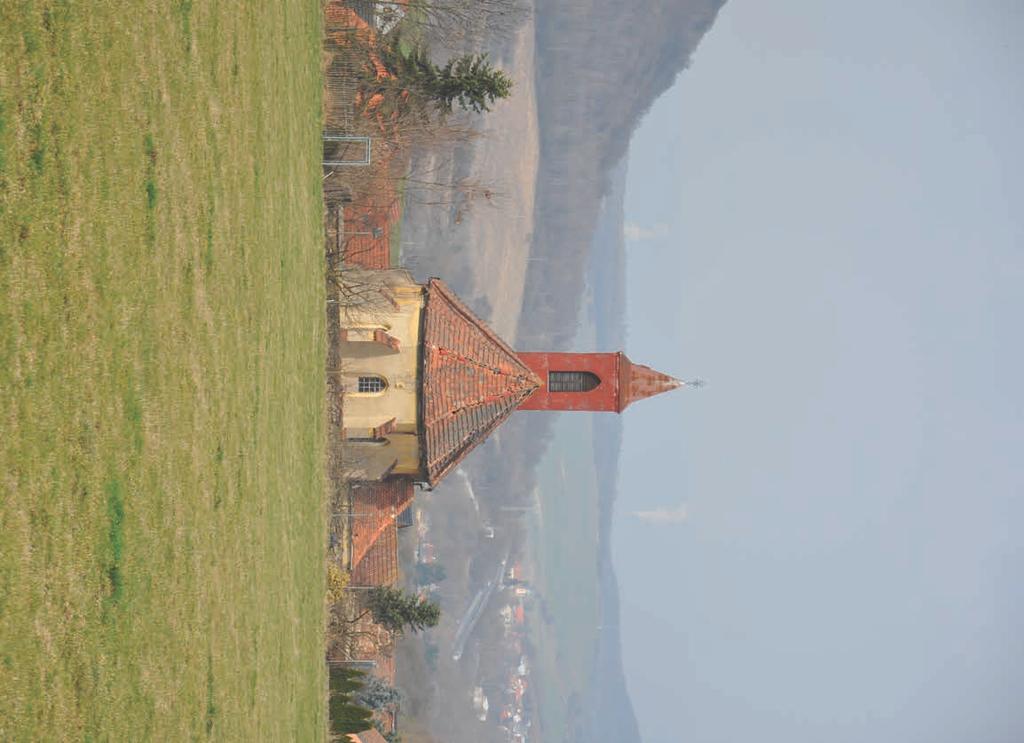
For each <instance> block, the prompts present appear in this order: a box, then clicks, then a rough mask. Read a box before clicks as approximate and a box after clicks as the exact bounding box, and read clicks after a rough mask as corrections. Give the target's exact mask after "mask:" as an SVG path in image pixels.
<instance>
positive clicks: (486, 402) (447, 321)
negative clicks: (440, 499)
mask: <svg viewBox="0 0 1024 743" xmlns="http://www.w3.org/2000/svg"><path fill="white" fill-rule="evenodd" d="M422 363H423V374H422V407H421V411H420V414H421V415H422V418H423V426H422V431H423V452H424V453H423V457H424V463H423V464H424V469H425V471H426V477H427V481H428V482H429V483H430V484H431V485H434V484H436V483H437V482H438V481H439V480H441V478H443V477H444V476H445V475H446V474H447V473H448V472H449V471H450V470H451V469H452V468H453V467H454V466H455V465H457V464H458V463H459V462H460V461H461V460H462V459H463V458H464V457H465V456H466V455H467V454H468V453H469V452H470V451H471V450H472V449H474V448H475V447H476V446H478V445H479V444H480V443H481V442H482V441H483V440H484V439H486V438H487V436H488V435H489V434H490V433H491V431H493V430H494V429H495V428H497V427H498V426H499V425H500V424H501V423H502V422H503V421H504V420H505V419H506V418H508V416H509V415H511V413H512V412H513V411H514V410H515V409H516V408H517V407H518V406H519V403H521V402H522V401H523V400H525V399H526V398H527V397H529V396H530V395H531V394H532V393H533V392H534V390H536V389H538V388H539V387H540V386H541V381H540V380H539V379H538V378H537V376H536V375H535V374H534V373H533V372H532V371H531V370H530V369H529V367H527V366H526V365H525V364H524V363H523V362H522V361H521V360H520V359H519V357H518V356H517V355H516V352H515V351H513V350H512V349H511V348H510V347H509V346H508V344H506V343H505V342H504V341H503V340H501V338H499V337H498V336H497V335H496V334H495V333H494V331H492V330H491V329H490V328H488V327H487V326H486V325H485V324H484V323H483V321H482V320H480V319H479V318H477V317H476V315H474V314H473V312H472V311H471V310H470V309H469V308H468V307H466V305H464V304H463V303H462V301H461V300H459V298H458V297H456V296H455V295H454V294H453V293H452V291H451V289H449V288H448V287H447V286H446V285H445V283H444V282H443V281H441V280H440V279H431V280H430V281H429V282H427V287H426V302H425V306H424V312H423V360H422Z"/></svg>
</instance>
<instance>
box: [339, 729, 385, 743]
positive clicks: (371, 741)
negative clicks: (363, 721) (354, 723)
mask: <svg viewBox="0 0 1024 743" xmlns="http://www.w3.org/2000/svg"><path fill="white" fill-rule="evenodd" d="M348 739H349V741H351V743H388V742H387V739H386V738H385V737H384V736H383V735H381V734H380V733H378V732H377V731H376V730H373V729H372V728H371V729H370V730H364V731H363V732H361V733H349V734H348Z"/></svg>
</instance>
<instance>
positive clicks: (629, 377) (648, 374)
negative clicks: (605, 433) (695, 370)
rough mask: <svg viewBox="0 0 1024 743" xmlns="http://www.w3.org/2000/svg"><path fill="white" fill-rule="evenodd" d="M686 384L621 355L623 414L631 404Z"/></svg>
mask: <svg viewBox="0 0 1024 743" xmlns="http://www.w3.org/2000/svg"><path fill="white" fill-rule="evenodd" d="M683 384H684V382H682V381H681V380H679V379H676V378H675V377H670V376H669V375H668V374H662V373H661V372H660V371H655V370H654V369H652V368H651V367H649V366H644V365H643V364H634V363H633V362H632V361H630V360H629V357H628V356H626V354H624V353H620V354H619V390H618V394H619V405H618V409H619V412H620V413H621V412H622V411H623V410H625V409H626V407H627V406H628V405H629V404H630V403H634V402H636V401H637V400H643V399H644V398H645V397H653V396H654V395H657V394H660V393H662V392H668V391H669V390H674V389H676V388H678V387H682V386H683Z"/></svg>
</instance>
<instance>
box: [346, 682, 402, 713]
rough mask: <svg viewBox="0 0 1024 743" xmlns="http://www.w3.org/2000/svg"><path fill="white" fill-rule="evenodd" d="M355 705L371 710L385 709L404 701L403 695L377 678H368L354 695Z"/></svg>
mask: <svg viewBox="0 0 1024 743" xmlns="http://www.w3.org/2000/svg"><path fill="white" fill-rule="evenodd" d="M352 701H353V702H354V703H355V704H359V705H362V706H363V707H369V708H370V709H384V708H386V707H390V706H392V705H395V704H398V703H400V702H401V701H402V694H401V692H400V691H398V689H396V688H395V687H393V686H391V684H389V683H387V682H385V681H382V680H381V679H380V678H379V677H377V676H367V677H366V679H365V681H364V682H363V685H362V686H361V687H360V688H358V689H356V691H355V693H354V694H352Z"/></svg>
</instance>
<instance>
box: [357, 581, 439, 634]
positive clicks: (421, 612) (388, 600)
mask: <svg viewBox="0 0 1024 743" xmlns="http://www.w3.org/2000/svg"><path fill="white" fill-rule="evenodd" d="M366 606H367V610H368V611H369V612H370V613H371V614H372V615H373V621H374V622H376V623H377V624H379V625H381V626H382V627H385V628H387V629H389V630H391V631H392V632H403V631H404V630H406V629H410V630H412V631H413V632H419V631H420V630H423V629H426V628H428V627H436V626H437V623H438V622H439V621H441V609H440V608H439V607H438V606H437V604H433V603H431V602H429V601H423V600H421V599H420V598H419V597H417V596H410V595H408V594H406V593H404V592H402V591H399V590H398V589H395V588H388V587H386V586H385V587H381V588H374V589H373V590H372V591H370V592H369V595H368V596H367V599H366Z"/></svg>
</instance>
